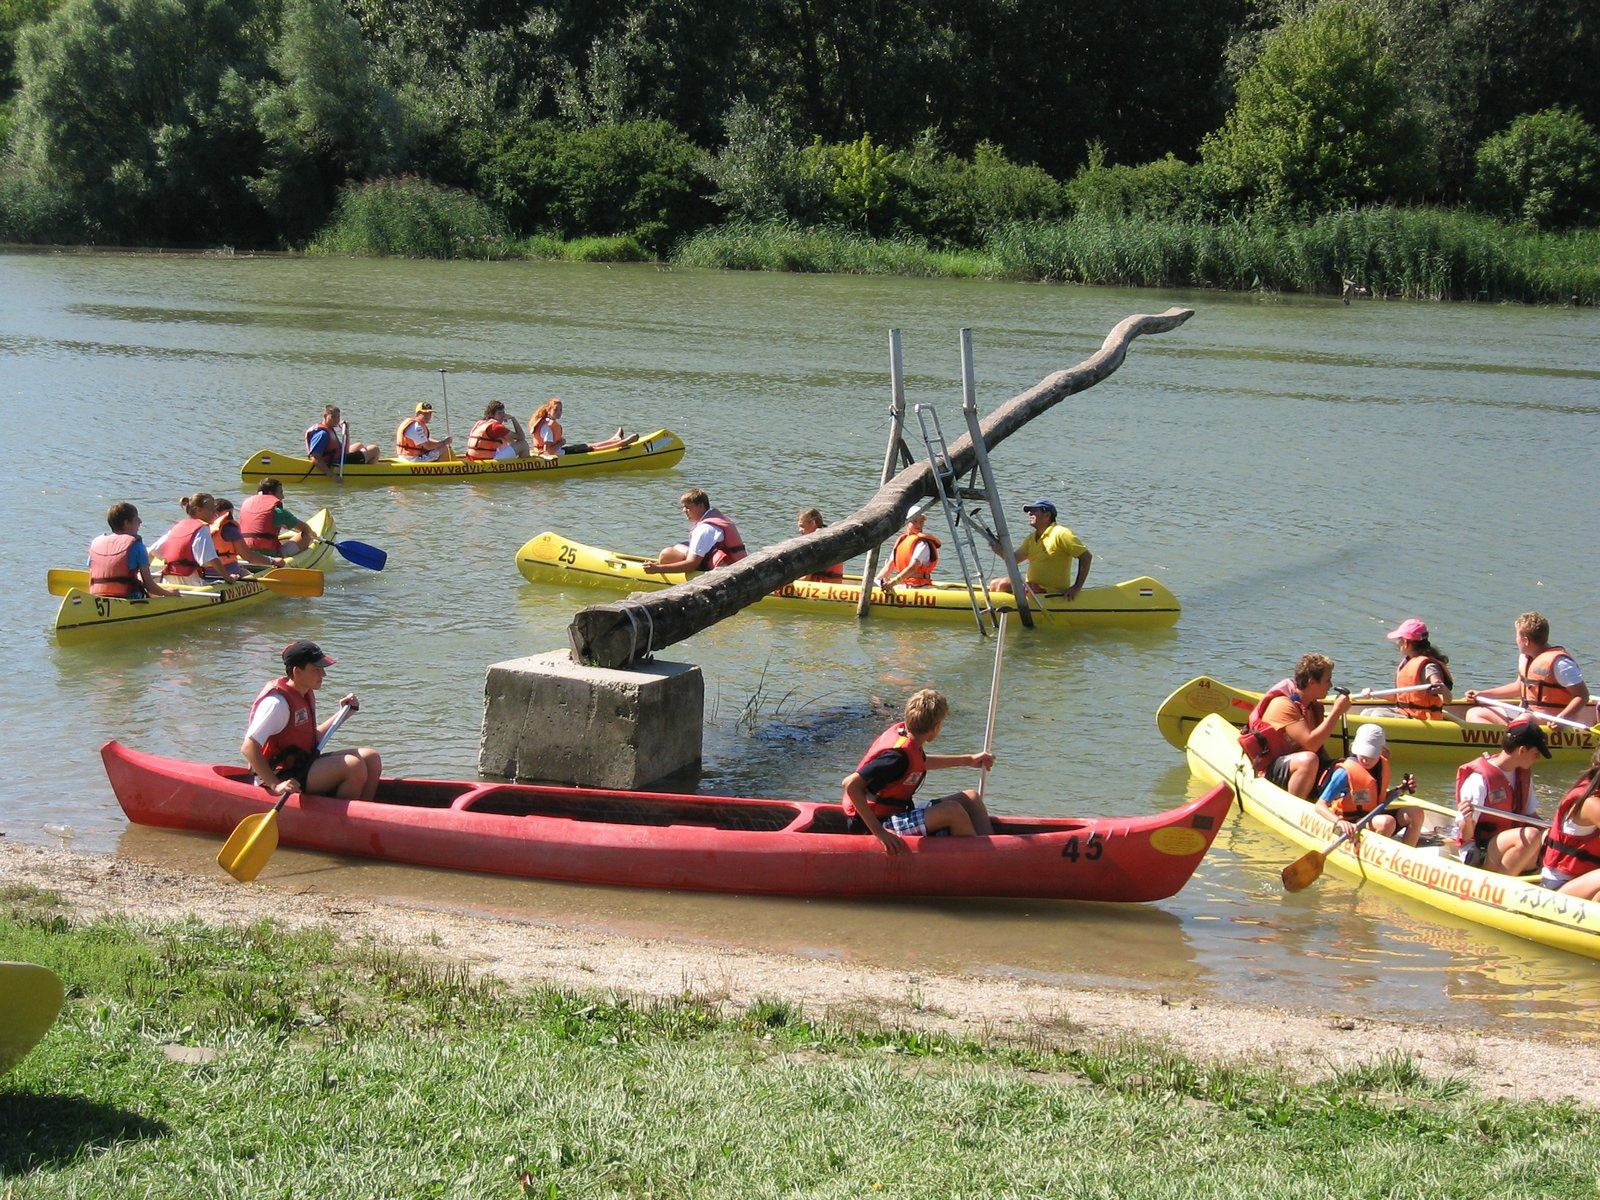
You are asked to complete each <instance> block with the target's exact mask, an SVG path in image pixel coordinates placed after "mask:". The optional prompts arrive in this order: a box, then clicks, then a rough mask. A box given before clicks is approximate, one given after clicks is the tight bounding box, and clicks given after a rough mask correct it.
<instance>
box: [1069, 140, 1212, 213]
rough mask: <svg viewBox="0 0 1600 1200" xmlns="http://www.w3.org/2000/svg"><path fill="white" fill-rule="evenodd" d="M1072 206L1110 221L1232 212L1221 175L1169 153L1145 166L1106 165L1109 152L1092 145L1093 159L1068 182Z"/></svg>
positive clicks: (1074, 209)
mask: <svg viewBox="0 0 1600 1200" xmlns="http://www.w3.org/2000/svg"><path fill="white" fill-rule="evenodd" d="M1063 191H1064V192H1065V195H1066V200H1067V206H1068V207H1069V209H1070V210H1071V211H1072V212H1073V213H1074V214H1076V215H1078V216H1083V217H1094V218H1096V219H1098V220H1102V221H1109V220H1116V219H1120V218H1123V217H1148V218H1151V219H1157V220H1159V219H1165V218H1188V219H1196V220H1200V219H1205V218H1208V217H1220V216H1221V215H1222V214H1224V213H1226V212H1227V211H1229V209H1230V207H1231V200H1230V198H1229V197H1228V196H1227V195H1226V194H1225V193H1224V189H1223V186H1222V178H1221V174H1220V172H1218V171H1217V170H1215V169H1214V168H1210V167H1206V166H1191V165H1190V164H1188V163H1186V162H1183V161H1182V160H1181V159H1179V158H1176V157H1175V156H1173V155H1171V154H1168V155H1167V156H1166V157H1165V158H1162V159H1157V160H1156V161H1155V162H1149V163H1144V164H1142V165H1140V166H1127V167H1124V166H1114V167H1108V166H1106V165H1105V148H1104V147H1103V146H1101V145H1100V144H1099V143H1098V142H1096V143H1095V144H1094V145H1092V146H1090V147H1089V161H1088V162H1086V163H1085V164H1084V165H1083V166H1082V167H1080V168H1078V173H1077V174H1076V175H1074V176H1073V177H1072V179H1071V180H1070V181H1068V182H1067V184H1066V185H1065V187H1064V188H1063Z"/></svg>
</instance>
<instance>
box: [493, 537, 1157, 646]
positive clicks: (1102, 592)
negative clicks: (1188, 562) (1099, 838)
mask: <svg viewBox="0 0 1600 1200" xmlns="http://www.w3.org/2000/svg"><path fill="white" fill-rule="evenodd" d="M645 562H646V560H645V559H643V558H641V557H639V556H638V555H633V554H618V553H615V552H613V551H610V550H601V549H597V548H596V547H594V546H586V545H584V544H583V543H582V542H575V541H573V540H572V539H571V538H565V537H562V536H561V535H560V534H558V533H541V534H539V535H538V536H537V537H535V538H532V539H531V540H529V541H528V542H527V543H526V544H525V545H524V546H523V547H522V548H521V549H520V550H518V551H517V570H519V571H520V572H522V575H523V577H524V578H525V579H528V580H530V581H531V582H534V583H557V584H563V585H577V586H582V587H600V588H615V589H618V590H620V591H629V592H634V591H648V590H651V589H656V588H663V587H667V586H669V585H671V584H674V583H682V582H683V581H684V580H685V579H687V578H689V575H686V574H684V573H682V572H669V573H667V574H665V575H646V574H645V572H644V564H645ZM693 574H700V572H693ZM971 597H972V592H971V589H969V588H967V587H966V585H965V584H960V583H942V582H936V583H935V584H934V585H933V586H932V587H925V588H908V587H898V588H895V589H894V590H893V591H892V592H888V591H885V590H884V589H883V588H874V589H873V594H872V608H871V615H872V616H889V617H915V618H921V619H923V620H934V621H960V620H967V621H970V620H972V598H971ZM860 598H861V577H860V576H859V575H854V576H852V575H847V576H845V578H844V580H843V581H842V582H839V583H816V582H812V581H809V580H797V581H796V582H794V583H791V584H787V585H786V586H784V587H781V588H779V589H778V590H777V591H774V592H772V593H770V594H768V595H767V596H765V597H763V598H762V599H761V600H760V601H759V604H760V605H761V607H762V608H764V609H773V608H776V609H785V610H788V611H791V612H807V613H827V612H831V613H843V614H846V615H851V614H854V612H855V611H856V604H857V602H858V601H859V600H860ZM990 600H991V601H993V603H994V607H995V609H996V611H1008V612H1015V611H1016V607H1017V602H1016V598H1015V597H1013V596H1010V595H1005V594H1002V593H991V594H990ZM978 603H979V605H980V606H981V605H982V604H983V593H982V591H981V590H980V591H979V592H978ZM1179 611H1180V606H1179V604H1178V598H1177V597H1176V596H1174V595H1173V594H1172V593H1171V592H1170V591H1168V590H1167V589H1166V588H1165V587H1164V586H1162V584H1160V583H1158V582H1157V581H1156V580H1154V579H1151V578H1150V577H1148V576H1144V577H1141V578H1139V579H1130V580H1127V581H1126V582H1124V583H1117V584H1107V585H1106V586H1104V587H1091V588H1085V589H1084V590H1083V591H1081V592H1079V593H1078V598H1077V599H1076V600H1066V599H1064V598H1062V597H1060V596H1051V597H1048V598H1046V599H1045V600H1044V611H1043V612H1040V611H1039V608H1038V606H1037V605H1035V606H1034V613H1035V616H1036V619H1037V622H1038V625H1039V627H1040V628H1045V629H1079V628H1089V627H1099V626H1156V625H1170V624H1172V623H1173V622H1174V621H1176V620H1177V619H1178V613H1179Z"/></svg>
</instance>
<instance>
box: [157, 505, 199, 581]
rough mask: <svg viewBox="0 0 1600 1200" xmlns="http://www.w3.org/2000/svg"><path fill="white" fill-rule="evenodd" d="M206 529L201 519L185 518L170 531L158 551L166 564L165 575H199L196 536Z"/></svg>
mask: <svg viewBox="0 0 1600 1200" xmlns="http://www.w3.org/2000/svg"><path fill="white" fill-rule="evenodd" d="M204 528H206V523H205V522H204V521H202V520H201V519H200V518H199V517H185V518H184V519H183V520H181V521H179V522H178V523H177V524H176V525H174V526H173V527H172V528H171V529H170V530H168V531H167V536H166V537H165V538H163V539H162V542H161V548H160V549H159V550H158V551H156V553H157V554H159V555H160V556H161V561H162V562H164V563H165V564H166V567H165V568H164V573H165V574H167V575H178V576H188V575H198V574H200V564H199V563H197V562H195V560H194V535H195V534H197V533H199V532H200V531H201V530H202V529H204Z"/></svg>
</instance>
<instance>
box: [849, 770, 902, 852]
mask: <svg viewBox="0 0 1600 1200" xmlns="http://www.w3.org/2000/svg"><path fill="white" fill-rule="evenodd" d="M843 787H844V794H845V795H846V796H848V797H849V799H850V803H851V804H852V805H853V806H854V807H855V811H856V816H858V817H860V818H861V823H862V824H863V825H865V826H866V827H867V832H868V833H870V834H872V836H873V837H875V838H877V839H878V841H879V842H880V843H881V844H882V846H883V848H884V849H885V850H887V851H888V852H889V853H890V854H904V853H906V850H907V847H906V844H905V841H904V839H903V838H901V836H900V835H899V834H898V833H895V832H894V831H893V830H892V829H885V828H884V827H883V822H882V821H880V820H878V814H877V813H875V812H873V811H872V801H871V795H870V793H869V792H868V791H867V783H866V780H864V779H862V778H861V775H860V773H859V772H852V773H851V774H849V775H847V776H846V777H845V779H844V782H843Z"/></svg>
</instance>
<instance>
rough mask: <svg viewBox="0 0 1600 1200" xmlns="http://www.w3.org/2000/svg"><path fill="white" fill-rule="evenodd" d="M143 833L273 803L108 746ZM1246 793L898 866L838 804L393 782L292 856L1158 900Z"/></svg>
mask: <svg viewBox="0 0 1600 1200" xmlns="http://www.w3.org/2000/svg"><path fill="white" fill-rule="evenodd" d="M100 755H101V757H102V758H103V759H104V760H105V765H106V774H107V775H108V776H110V778H111V787H112V789H113V790H114V791H115V792H116V794H117V802H118V803H119V804H121V805H122V811H123V812H124V813H126V814H127V815H128V819H129V820H130V821H134V822H137V823H138V824H140V825H158V826H162V827H165V828H168V829H189V830H195V831H198V832H201V833H215V834H222V835H226V834H228V833H230V832H231V831H232V830H233V828H234V826H235V825H237V824H238V823H239V822H240V821H241V820H243V819H244V818H245V817H247V816H249V815H250V814H252V813H262V812H266V811H267V809H268V808H269V807H270V804H269V802H268V796H267V793H266V792H264V791H263V790H262V789H261V788H259V787H257V786H255V785H253V784H252V783H251V782H250V776H249V773H248V772H247V771H246V770H244V769H243V768H242V767H233V766H212V765H209V764H206V763H191V762H183V761H180V760H178V759H173V758H162V757H160V756H158V755H154V754H142V753H140V752H139V751H137V750H130V749H128V748H127V747H126V746H123V745H121V744H119V743H117V742H107V743H106V744H105V745H104V746H102V747H101V748H100ZM1232 801H1233V792H1232V791H1231V789H1229V787H1228V786H1227V785H1226V784H1219V785H1218V786H1216V787H1215V788H1213V789H1212V790H1211V791H1209V792H1207V793H1206V794H1205V795H1204V796H1202V797H1200V798H1199V799H1198V800H1196V801H1194V802H1193V803H1191V804H1187V805H1184V806H1183V807H1181V808H1175V809H1172V810H1170V811H1168V812H1163V813H1156V814H1155V815H1153V816H1148V817H1112V818H1106V819H1095V818H1088V819H1084V820H1075V819H1070V818H1048V817H1039V818H1001V819H999V820H997V821H996V822H995V825H996V827H997V829H998V831H999V832H997V833H996V834H995V835H994V836H993V837H986V838H979V837H974V838H949V837H938V838H915V837H913V838H908V839H907V841H908V843H909V844H910V847H911V852H910V853H909V854H903V855H895V856H891V855H888V854H886V853H884V851H883V848H882V847H881V846H880V845H879V844H878V842H877V840H876V839H875V838H872V837H868V836H867V835H865V834H852V833H847V832H845V817H844V812H843V810H842V809H840V808H839V806H838V805H836V804H813V803H809V802H804V801H790V800H745V799H736V798H732V797H726V796H687V795H670V794H664V793H656V792H621V791H600V790H594V789H589V788H570V787H535V786H528V785H523V784H508V783H485V784H475V783H461V782H448V781H434V780H422V779H385V780H384V781H383V783H382V784H381V785H380V786H379V788H378V797H377V799H376V800H372V801H361V800H337V799H334V798H332V797H329V796H296V797H294V798H293V799H291V800H290V801H289V802H288V803H287V804H286V805H284V807H283V809H282V810H281V811H280V812H279V814H278V836H279V839H280V840H281V842H282V843H283V844H284V845H287V846H299V847H303V848H305V849H308V850H324V851H329V852H332V853H335V854H354V855H363V856H366V857H369V858H381V859H386V860H388V861H390V862H401V863H414V864H417V865H420V866H428V867H450V868H454V869H456V870H462V871H489V872H493V873H496V874H500V875H520V876H525V877H528V878H534V879H561V880H571V881H575V882H580V883H603V884H623V885H628V886H632V887H657V888H681V889H692V890H697V891H714V892H748V893H756V892H765V893H772V894H780V895H794V896H1036V897H1047V898H1051V899H1056V900H1122V901H1141V900H1160V899H1162V898H1164V897H1166V896H1170V895H1172V894H1173V893H1174V892H1176V891H1177V890H1178V889H1179V888H1181V887H1182V886H1183V885H1184V884H1185V883H1186V882H1187V881H1188V879H1189V876H1190V875H1192V874H1194V869H1195V867H1196V866H1197V865H1199V862H1200V860H1201V858H1203V857H1204V856H1205V852H1206V850H1207V849H1208V848H1209V847H1210V845H1211V841H1212V839H1213V838H1214V837H1215V836H1216V834H1217V830H1218V829H1219V828H1220V827H1221V825H1222V818H1223V816H1224V815H1226V813H1227V811H1228V805H1229V804H1230V803H1232Z"/></svg>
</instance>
